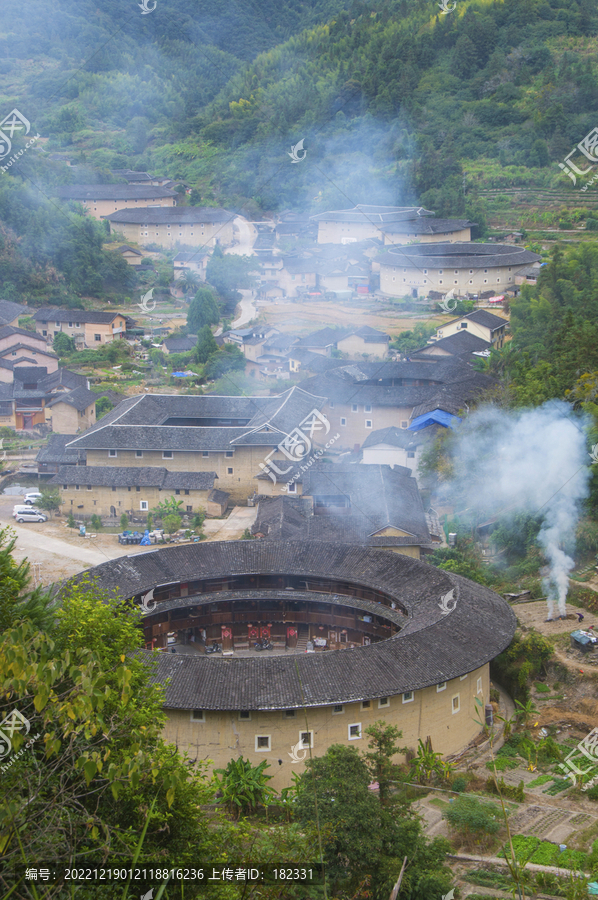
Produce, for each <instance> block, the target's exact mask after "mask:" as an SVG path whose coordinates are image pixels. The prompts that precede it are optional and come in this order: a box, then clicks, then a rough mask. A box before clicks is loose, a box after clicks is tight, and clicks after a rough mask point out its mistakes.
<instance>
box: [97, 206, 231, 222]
mask: <svg viewBox="0 0 598 900" xmlns="http://www.w3.org/2000/svg"><path fill="white" fill-rule="evenodd" d="M102 218H103V219H108V221H109V222H114V223H115V224H116V225H118V224H119V223H123V224H129V225H145V224H148V225H149V224H152V225H153V224H163V223H166V222H172V223H175V224H179V223H185V222H187V223H190V224H191V223H195V222H197V223H201V222H209V223H214V224H218V223H222V222H232V221H233V219H234V218H235V213H232V212H228V211H227V210H226V209H212V207H206V206H156V207H147V206H146V207H143V208H141V209H120V210H119V211H118V212H114V213H111V214H110V215H109V216H102Z"/></svg>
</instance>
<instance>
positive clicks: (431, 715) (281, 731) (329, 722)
mask: <svg viewBox="0 0 598 900" xmlns="http://www.w3.org/2000/svg"><path fill="white" fill-rule="evenodd" d="M335 652H344V651H335ZM479 679H481V684H478V680H479ZM479 688H480V691H479V693H478V689H479ZM489 696H490V680H489V667H488V665H485V666H482V667H481V668H480V669H477V670H476V671H474V672H472V673H471V674H469V675H466V676H464V677H463V680H461V679H460V678H454V679H453V680H452V681H449V682H447V684H446V688H445V689H444V690H442V691H440V692H438V691H437V689H436V686H432V687H429V688H424V689H423V690H421V691H415V692H414V694H413V700H411V701H410V702H407V703H403V695H401V694H399V695H398V696H394V697H392V696H391V697H388V698H387V699H388V703H389V705H388V706H383V707H382V708H379V702H378V700H370V705H369V708H367V709H364V708H362V704H361V703H347V704H343V705H342V712H339V713H335V712H334V707H333V706H326V707H320V708H317V709H308V710H307V726H306V724H305V718H306V716H305V712H304V710H302V709H299V710H296V711H295V716H294V717H293V718H286V717H285V715H284V712H283V711H281V710H277V711H274V712H273V711H266V710H260V711H257V712H256V711H252V712H251V719H250V720H249V721H246V720H240V719H239V713H238V712H236V711H235V712H230V711H209V710H207V711H205V712H204V713H203V716H204V719H205V721H203V722H195V721H191V715H192V712H191V710H174V709H169V710H166V712H167V715H168V721H167V723H166V725H165V727H164V733H163V734H164V738H165V739H166V740H167V741H169V742H171V743H173V744H174V743H176V744H177V746H178V748H179V750H180V751H181V752H183V751H187V752H188V754H189V756H190V757H191V759H209V760H211V761H212V762H213V764H214V768H219V767H224V766H226V764H227V763H228V761H229V760H230V759H235V758H237V757H240V756H244V757H245V758H246V759H247V758H248V759H249V760H250V761H251V762H252V764H253V765H258V764H259V763H260V762H261V761H262V760H264V759H265V760H267V761H268V762H269V763H270V766H271V768H270V769H269V770H268V774H269V775H272V776H273V780H272V781H271V782H270V785H271V786H272V787H273V788H275V790H280V789H281V788H283V787H288V786H290V785H291V783H292V775H293V773H297V774H299V773H301V772H302V771H303V770H304V768H305V766H304V764H303V763H302V762H299V763H292V761H291V758H290V757H289V753H291V752H292V748H293V747H294V746H295V745H296V744H297V743H298V742H299V739H300V734H301V732H305V731H313V750H312V752H313V755H314V756H323V755H324V753H325V752H326V750H327V748H328V747H329V746H330V745H331V744H336V743H340V744H345V745H346V746H348V747H355V748H356V749H357V750H360V751H363V750H366V749H367V743H368V738H367V735H366V734H365V729H366V728H367V727H368V726H369V725H372V724H373V723H374V722H376V721H378V720H379V719H384V720H385V721H386V722H387V723H388V724H389V725H396V726H397V727H398V728H399V729H400V730H401V731H402V733H403V736H402V740H401V743H402V744H403V745H404V746H406V747H409V748H411V749H413V750H417V742H418V739H421V740H422V741H424V742H425V741H426V738H428V737H429V738H430V739H431V741H432V748H433V750H435V751H436V752H440V753H442V754H443V755H444V756H448V755H451V754H454V753H458V752H459V751H460V750H463V749H464V748H465V747H466V746H467V744H468V743H469V742H470V741H471V740H473V739H474V738H475V737H476V736H477V735H478V734H479V733H480V731H481V729H480V726H479V725H478V724H477V723H476V721H475V720H476V719H479V712H478V709H477V707H476V705H475V699H476V698H479V700H480V701H481V702H482V704H485V703H488V702H489ZM453 698H458V709H457V711H453ZM356 724H360V725H361V738H359V739H357V740H349V737H348V729H349V725H356ZM258 735H264V736H265V735H269V736H270V749H269V750H265V751H264V750H262V751H257V750H256V737H257V736H258ZM298 755H299V756H303V752H302V751H301V752H299V753H298ZM278 760H282V765H279V764H278ZM399 761H401V757H397V762H399Z"/></svg>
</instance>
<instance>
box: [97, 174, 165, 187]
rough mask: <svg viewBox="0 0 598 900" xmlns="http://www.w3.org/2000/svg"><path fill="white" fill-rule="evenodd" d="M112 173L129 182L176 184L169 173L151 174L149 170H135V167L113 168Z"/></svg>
mask: <svg viewBox="0 0 598 900" xmlns="http://www.w3.org/2000/svg"><path fill="white" fill-rule="evenodd" d="M112 174H113V175H115V176H116V177H117V178H122V179H123V180H124V181H126V182H127V183H128V184H140V185H150V184H151V185H154V186H156V187H162V188H167V187H171V186H172V185H174V181H172V179H170V178H169V177H168V176H167V175H150V174H149V172H135V171H133V169H112Z"/></svg>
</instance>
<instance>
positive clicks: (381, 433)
mask: <svg viewBox="0 0 598 900" xmlns="http://www.w3.org/2000/svg"><path fill="white" fill-rule="evenodd" d="M378 444H390V445H391V446H392V447H400V448H401V449H402V450H407V448H409V449H410V450H411V449H412V448H415V447H416V446H417V445H418V444H421V441H420V440H419V439H418V438H415V437H414V436H413V432H411V431H407V429H406V428H397V427H396V425H391V426H390V427H389V428H378V429H376V431H372V432H371V434H368V436H367V437H366V439H365V441H364V442H363V444H362V445H361V448H362V450H365V449H366V448H367V447H377V446H378Z"/></svg>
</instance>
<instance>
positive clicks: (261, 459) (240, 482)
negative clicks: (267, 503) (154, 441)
mask: <svg viewBox="0 0 598 900" xmlns="http://www.w3.org/2000/svg"><path fill="white" fill-rule="evenodd" d="M141 452H142V453H143V456H142V457H137V456H136V451H135V450H117V455H116V456H115V457H111V456H109V455H108V454H109V451H108V450H88V451H87V465H88V466H164V467H166V468H167V469H169V470H170V471H174V472H216V474H217V475H218V482H217V484H216V487H217V488H218V489H219V490H221V491H228V492H229V493H230V495H231V500H233V501H234V502H235V503H238V502H242V501H244V500H246V499H247V497H248V496H250V495H251V494H253V492H254V491H255V490H258V489H259V490H260V492H261V487H260V485H261V484H262V482H260V481H257V480H256V478H255V476H256V475H259V474H260V472H261V471H262V469H260V466H259V464H260V463H264V464H265V457H266V456H267V454H268V453H269V452H270V448H267V447H236V448H235V450H234V451H233V456H232V457H226V456H225V451H220V452H218V451H210V452H209V454H208V456H203V455H202V453H201V452H191V451H179V450H173V451H172V458H170V457H167V458H164V457H163V456H162V451H160V450H143V451H141ZM229 469H232V472H229V471H228V470H229Z"/></svg>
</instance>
